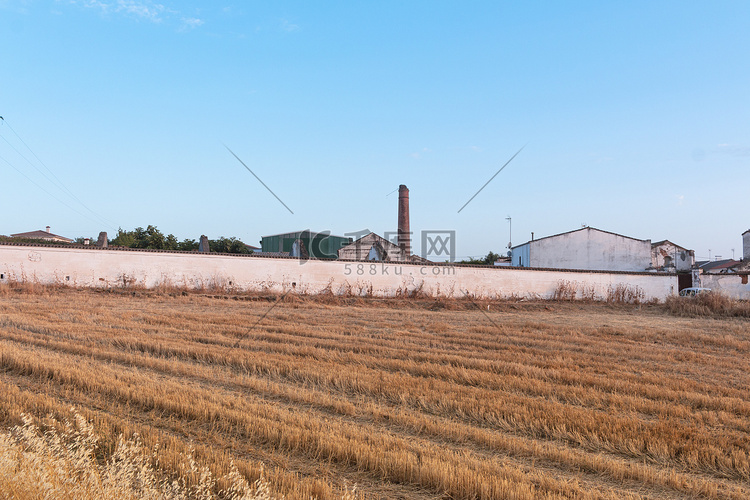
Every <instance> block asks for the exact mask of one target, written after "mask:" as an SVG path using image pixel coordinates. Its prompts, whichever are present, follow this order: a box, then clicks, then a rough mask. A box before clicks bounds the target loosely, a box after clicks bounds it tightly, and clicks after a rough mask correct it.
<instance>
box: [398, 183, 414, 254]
mask: <svg viewBox="0 0 750 500" xmlns="http://www.w3.org/2000/svg"><path fill="white" fill-rule="evenodd" d="M398 246H399V247H401V250H402V252H403V255H404V259H405V260H409V257H411V232H410V231H409V188H407V187H406V186H404V185H403V184H401V185H400V186H399V187H398Z"/></svg>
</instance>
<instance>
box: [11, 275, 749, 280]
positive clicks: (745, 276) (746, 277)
mask: <svg viewBox="0 0 750 500" xmlns="http://www.w3.org/2000/svg"><path fill="white" fill-rule="evenodd" d="M745 277H746V278H747V276H745ZM4 279H5V275H4V274H0V280H4Z"/></svg>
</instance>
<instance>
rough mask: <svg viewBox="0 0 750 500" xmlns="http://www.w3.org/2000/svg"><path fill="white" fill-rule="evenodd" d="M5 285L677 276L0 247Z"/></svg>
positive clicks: (646, 296)
mask: <svg viewBox="0 0 750 500" xmlns="http://www.w3.org/2000/svg"><path fill="white" fill-rule="evenodd" d="M0 274H1V275H2V277H1V278H0V282H3V281H4V282H8V281H13V280H15V281H32V282H38V283H57V284H64V285H71V286H80V287H125V286H143V287H147V288H153V287H157V286H177V287H183V286H184V287H187V288H201V287H210V286H220V287H227V288H234V289H237V290H247V291H272V292H285V291H288V290H290V289H293V290H295V291H298V292H299V293H310V294H315V293H321V292H325V291H327V290H330V291H331V292H333V293H337V294H340V293H353V294H358V295H359V294H361V295H366V294H370V295H375V296H396V295H400V294H412V293H414V292H415V291H420V292H421V293H424V294H427V295H430V296H444V297H463V296H465V295H466V294H469V295H472V296H475V297H487V298H505V297H530V298H534V297H538V298H550V297H552V296H553V295H554V293H555V290H557V289H559V287H560V285H561V284H564V288H565V289H566V290H568V291H573V292H575V293H576V294H577V296H578V297H584V296H585V297H592V298H597V299H606V298H607V297H608V296H609V295H610V294H611V293H612V291H617V290H619V291H620V292H621V293H622V292H625V293H626V295H629V296H638V298H639V299H640V300H652V299H656V300H664V299H665V298H666V297H667V296H669V295H670V294H675V293H677V278H676V276H670V275H659V274H621V273H601V272H596V273H595V272H572V271H548V270H545V271H537V270H527V269H513V268H503V267H495V268H472V267H454V266H422V265H415V264H403V263H384V262H378V263H366V262H346V261H316V260H312V261H299V260H296V259H277V258H263V257H242V256H230V255H221V254H197V253H170V252H148V251H125V250H113V249H99V248H61V247H52V246H50V247H46V246H16V245H0Z"/></svg>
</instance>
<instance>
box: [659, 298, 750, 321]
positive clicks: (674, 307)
mask: <svg viewBox="0 0 750 500" xmlns="http://www.w3.org/2000/svg"><path fill="white" fill-rule="evenodd" d="M665 307H666V309H667V311H669V312H670V313H672V314H674V315H677V316H693V317H694V316H723V317H743V318H750V302H748V301H746V300H736V299H731V298H729V297H727V296H726V295H722V294H720V293H715V292H711V293H702V294H700V295H696V296H695V297H675V296H671V297H667V300H666V303H665Z"/></svg>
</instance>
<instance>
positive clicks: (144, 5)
mask: <svg viewBox="0 0 750 500" xmlns="http://www.w3.org/2000/svg"><path fill="white" fill-rule="evenodd" d="M165 10H166V9H165V7H164V6H163V5H162V4H158V3H151V2H139V1H136V0H117V9H116V11H117V12H124V13H126V14H128V15H131V16H135V17H139V18H142V19H146V20H148V21H151V22H155V23H158V22H160V21H161V15H162V14H163V13H164V11H165Z"/></svg>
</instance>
